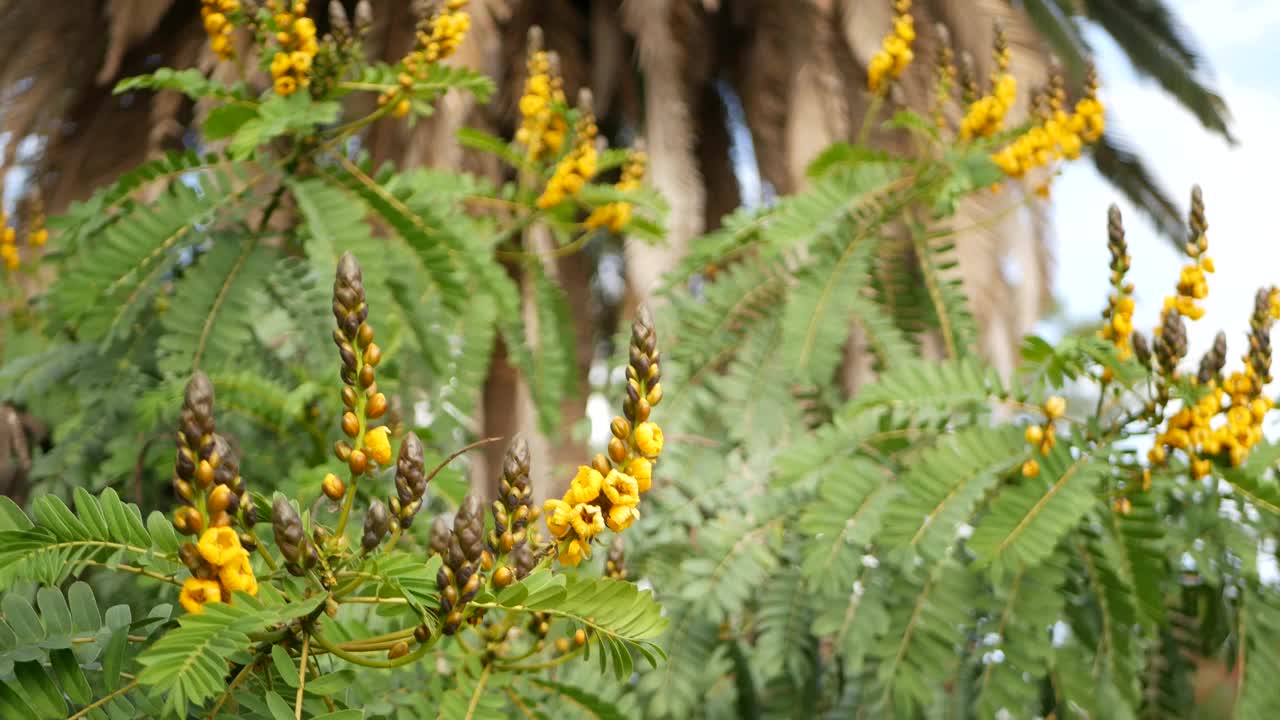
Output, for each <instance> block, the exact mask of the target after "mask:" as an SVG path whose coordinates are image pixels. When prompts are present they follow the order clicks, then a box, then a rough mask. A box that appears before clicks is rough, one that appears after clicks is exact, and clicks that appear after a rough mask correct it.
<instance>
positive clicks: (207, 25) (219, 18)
mask: <svg viewBox="0 0 1280 720" xmlns="http://www.w3.org/2000/svg"><path fill="white" fill-rule="evenodd" d="M226 24H227V16H226V15H223V14H222V13H217V12H215V13H209V14H208V15H205V16H204V29H205V32H208V33H216V32H218V31H220V30H222V26H223V25H226Z"/></svg>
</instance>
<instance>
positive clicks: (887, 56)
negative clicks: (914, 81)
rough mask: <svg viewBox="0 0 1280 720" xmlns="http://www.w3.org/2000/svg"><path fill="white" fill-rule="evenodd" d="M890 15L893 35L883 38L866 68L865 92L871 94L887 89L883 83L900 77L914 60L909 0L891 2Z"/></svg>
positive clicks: (913, 27)
mask: <svg viewBox="0 0 1280 720" xmlns="http://www.w3.org/2000/svg"><path fill="white" fill-rule="evenodd" d="M893 12H894V16H895V17H894V19H893V32H891V33H889V34H888V35H886V36H885V37H884V42H882V43H881V46H880V49H879V50H877V51H876V53H875V55H872V56H871V63H870V64H869V65H867V89H869V90H870V91H871V92H873V93H878V92H880V91H881V90H883V89H885V88H886V87H888V83H886V82H885V80H886V79H893V78H897V77H900V76H901V75H902V73H903V72H904V71H906V69H907V66H908V65H910V64H911V61H912V59H914V58H915V54H914V53H912V52H911V43H912V41H914V40H915V39H916V30H915V21H914V20H913V19H912V17H911V0H893Z"/></svg>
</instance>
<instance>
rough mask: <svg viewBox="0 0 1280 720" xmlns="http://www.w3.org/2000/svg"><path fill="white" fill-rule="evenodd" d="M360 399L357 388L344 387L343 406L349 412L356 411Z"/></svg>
mask: <svg viewBox="0 0 1280 720" xmlns="http://www.w3.org/2000/svg"><path fill="white" fill-rule="evenodd" d="M359 398H360V396H359V395H356V390H355V388H353V387H351V386H349V385H343V386H342V404H343V405H344V406H346V408H347V409H348V410H354V409H355V407H356V401H357V400H359Z"/></svg>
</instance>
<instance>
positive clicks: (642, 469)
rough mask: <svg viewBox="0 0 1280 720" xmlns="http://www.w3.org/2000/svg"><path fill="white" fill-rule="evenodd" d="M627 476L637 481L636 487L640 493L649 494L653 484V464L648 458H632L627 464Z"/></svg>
mask: <svg viewBox="0 0 1280 720" xmlns="http://www.w3.org/2000/svg"><path fill="white" fill-rule="evenodd" d="M627 474H628V475H630V476H631V477H633V478H635V479H636V487H637V488H638V489H639V490H640V492H642V493H645V492H649V487H650V486H651V485H652V484H653V463H652V462H650V461H649V459H648V458H642V457H637V458H632V459H631V462H629V463H627Z"/></svg>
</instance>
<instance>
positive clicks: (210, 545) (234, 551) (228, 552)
mask: <svg viewBox="0 0 1280 720" xmlns="http://www.w3.org/2000/svg"><path fill="white" fill-rule="evenodd" d="M196 549H197V550H199V551H200V557H202V558H204V559H205V561H207V562H208V563H209V564H210V565H213V566H214V567H218V568H220V567H222V566H223V565H228V564H230V563H232V562H237V561H239V560H240V558H242V557H244V556H245V555H247V554H248V553H247V552H246V551H245V549H244V548H243V547H241V546H240V536H239V535H236V531H235V530H232V529H231V528H229V527H225V526H224V527H212V528H209V529H208V530H205V531H204V534H203V535H201V536H200V542H199V543H197V544H196Z"/></svg>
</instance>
